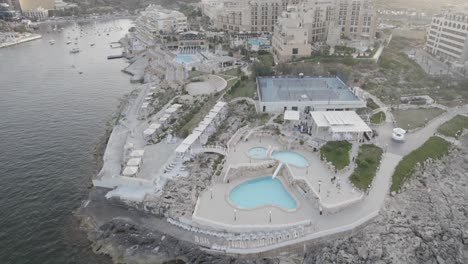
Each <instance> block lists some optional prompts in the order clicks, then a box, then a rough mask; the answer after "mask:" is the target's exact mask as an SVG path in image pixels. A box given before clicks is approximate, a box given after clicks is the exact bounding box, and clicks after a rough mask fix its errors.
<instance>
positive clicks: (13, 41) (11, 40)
mask: <svg viewBox="0 0 468 264" xmlns="http://www.w3.org/2000/svg"><path fill="white" fill-rule="evenodd" d="M41 38H42V35H39V34H24V35H20V36H18V37H16V36H12V37H7V38H6V39H5V42H1V43H0V48H7V47H12V46H16V45H19V44H22V43H26V42H29V41H33V40H38V39H41Z"/></svg>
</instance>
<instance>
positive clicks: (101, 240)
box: [94, 219, 279, 264]
mask: <svg viewBox="0 0 468 264" xmlns="http://www.w3.org/2000/svg"><path fill="white" fill-rule="evenodd" d="M98 233H99V236H98V237H97V241H98V242H97V243H95V244H94V250H95V251H96V252H98V253H102V254H109V255H111V256H112V258H113V261H114V262H115V263H165V262H168V261H174V260H178V261H179V262H171V263H238V264H241V263H242V264H243V263H245V264H250V263H252V264H257V263H258V264H277V263H279V261H278V260H269V259H236V258H234V257H231V256H226V255H216V254H207V253H206V252H205V251H203V250H202V249H200V248H199V247H198V246H196V245H194V244H191V243H188V242H186V241H183V240H178V239H175V238H173V237H171V236H168V235H166V234H164V233H161V232H156V231H152V230H148V229H145V228H143V227H142V226H141V225H135V224H134V223H132V222H129V221H127V220H125V219H115V220H112V221H110V222H108V223H106V224H104V225H102V226H101V227H100V228H99V230H98Z"/></svg>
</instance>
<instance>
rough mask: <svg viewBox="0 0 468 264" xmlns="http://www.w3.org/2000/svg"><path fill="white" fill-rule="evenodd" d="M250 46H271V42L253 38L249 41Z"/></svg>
mask: <svg viewBox="0 0 468 264" xmlns="http://www.w3.org/2000/svg"><path fill="white" fill-rule="evenodd" d="M247 42H248V43H249V44H250V45H257V46H270V42H269V41H268V40H266V39H259V38H251V39H249V40H248V41H247Z"/></svg>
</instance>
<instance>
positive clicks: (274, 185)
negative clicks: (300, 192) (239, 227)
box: [229, 176, 297, 209]
mask: <svg viewBox="0 0 468 264" xmlns="http://www.w3.org/2000/svg"><path fill="white" fill-rule="evenodd" d="M229 199H230V200H231V201H232V202H233V203H234V204H235V205H237V206H239V207H240V208H254V207H257V206H262V205H276V206H278V207H281V208H285V209H294V208H296V206H297V204H296V200H294V198H293V197H292V196H291V195H290V194H289V192H288V191H287V190H286V188H284V186H283V184H282V183H281V181H280V180H279V179H278V178H274V179H273V178H272V177H271V176H265V177H260V178H255V179H252V180H248V181H246V182H243V183H241V184H239V185H237V186H236V187H234V189H232V190H231V192H230V193H229Z"/></svg>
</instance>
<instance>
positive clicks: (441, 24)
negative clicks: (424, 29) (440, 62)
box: [426, 11, 468, 64]
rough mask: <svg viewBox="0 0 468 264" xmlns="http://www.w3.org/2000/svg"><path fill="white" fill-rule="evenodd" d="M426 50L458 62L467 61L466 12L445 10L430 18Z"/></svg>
mask: <svg viewBox="0 0 468 264" xmlns="http://www.w3.org/2000/svg"><path fill="white" fill-rule="evenodd" d="M426 51H428V52H429V53H431V54H433V55H434V56H436V57H439V58H441V59H444V60H448V61H451V62H454V63H458V64H465V63H468V14H466V13H457V12H450V11H446V12H444V13H443V14H439V15H435V16H434V17H433V18H432V22H431V26H430V28H429V31H428V34H427V41H426Z"/></svg>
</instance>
